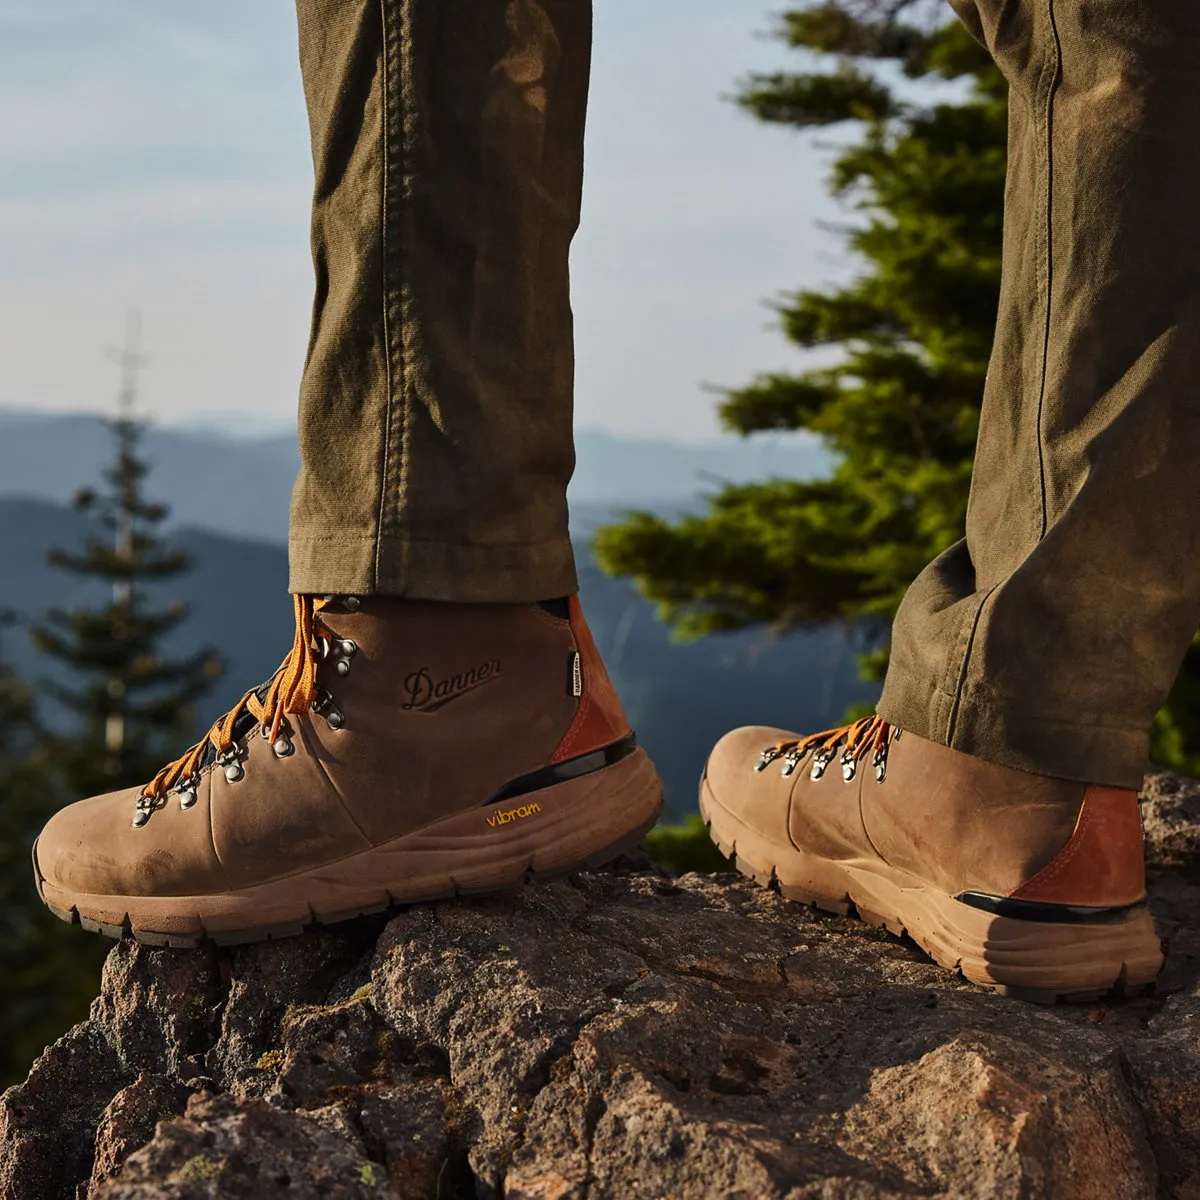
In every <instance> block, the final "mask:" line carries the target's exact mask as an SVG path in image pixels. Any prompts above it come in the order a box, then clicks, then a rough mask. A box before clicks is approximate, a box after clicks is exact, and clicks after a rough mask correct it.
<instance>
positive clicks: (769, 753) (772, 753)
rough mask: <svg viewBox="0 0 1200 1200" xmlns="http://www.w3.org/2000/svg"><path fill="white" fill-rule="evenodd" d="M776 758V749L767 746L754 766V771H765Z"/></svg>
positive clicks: (777, 755) (777, 753) (777, 752)
mask: <svg viewBox="0 0 1200 1200" xmlns="http://www.w3.org/2000/svg"><path fill="white" fill-rule="evenodd" d="M778 757H779V751H778V749H776V748H775V747H774V746H768V747H767V749H765V750H764V751H763V752H762V754H761V756H760V757H759V760H758V762H756V763H755V764H754V769H755V770H756V771H765V770H766V769H767V768H768V767H769V766H770V765H771V764H772V763H773V762H774V761H775V760H776V759H777V758H778Z"/></svg>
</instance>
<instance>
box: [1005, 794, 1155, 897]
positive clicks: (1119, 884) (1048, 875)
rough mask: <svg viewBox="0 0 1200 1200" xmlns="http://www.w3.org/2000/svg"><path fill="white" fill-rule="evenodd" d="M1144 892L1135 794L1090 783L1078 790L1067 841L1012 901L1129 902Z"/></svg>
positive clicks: (1143, 862) (1139, 817) (1140, 829)
mask: <svg viewBox="0 0 1200 1200" xmlns="http://www.w3.org/2000/svg"><path fill="white" fill-rule="evenodd" d="M1145 893H1146V861H1145V854H1144V851H1143V847H1142V819H1141V815H1140V814H1139V812H1138V799H1137V793H1136V792H1131V791H1129V790H1128V789H1124V788H1111V787H1100V786H1099V785H1096V784H1092V785H1090V786H1089V787H1088V788H1087V790H1086V791H1085V792H1084V794H1083V804H1082V805H1081V806H1080V809H1079V818H1078V820H1077V821H1076V822H1075V832H1074V833H1073V834H1072V835H1071V840H1070V841H1069V842H1067V844H1066V845H1065V846H1064V847H1063V848H1062V850H1060V851H1059V853H1058V854H1057V855H1056V856H1055V857H1054V859H1053V860H1052V861H1051V862H1050V863H1049V864H1048V865H1047V866H1046V867H1044V868H1043V869H1042V870H1041V871H1039V872H1038V873H1037V874H1036V875H1035V876H1034V877H1033V878H1032V879H1030V880H1028V881H1027V882H1026V883H1023V884H1022V885H1021V886H1020V887H1019V888H1017V890H1016V891H1015V892H1013V893H1012V895H1013V898H1014V899H1016V900H1038V901H1042V902H1044V903H1047V904H1080V905H1098V906H1101V907H1110V906H1117V905H1122V904H1132V903H1134V902H1135V901H1137V900H1140V899H1141V898H1142V897H1143V896H1144V895H1145Z"/></svg>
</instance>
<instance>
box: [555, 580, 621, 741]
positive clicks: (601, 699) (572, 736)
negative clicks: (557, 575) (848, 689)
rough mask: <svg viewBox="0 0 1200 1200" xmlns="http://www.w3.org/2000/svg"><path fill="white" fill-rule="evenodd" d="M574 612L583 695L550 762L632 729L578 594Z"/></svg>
mask: <svg viewBox="0 0 1200 1200" xmlns="http://www.w3.org/2000/svg"><path fill="white" fill-rule="evenodd" d="M568 605H569V608H570V616H571V632H572V633H573V634H574V635H575V648H576V650H578V651H579V657H580V664H581V666H582V669H583V695H582V696H581V697H580V699H579V707H578V709H576V711H575V719H574V720H573V721H572V722H571V726H570V728H569V729H568V730H567V732H566V733H565V734H564V735H563V740H562V741H561V742H560V743H559V746H558V749H557V750H556V751H555V752H554V757H553V758H551V760H550V761H551V762H562V761H563V760H564V759H567V758H575V757H576V755H579V754H587V753H589V751H592V750H598V749H599V748H600V747H601V746H607V745H609V744H611V743H612V742H616V741H619V740H620V739H621V738H623V737H625V735H626V734H628V733H629V721H628V720H627V719H626V717H625V710H624V709H623V708H622V707H621V701H620V700H619V699H618V697H617V691H616V688H614V687H613V685H612V680H611V679H609V677H608V672H607V671H606V670H605V669H604V663H603V661H601V658H600V652H599V651H598V650H597V649H596V643H595V641H594V640H593V639H592V631H591V630H590V629H589V628H588V624H587V621H586V620H584V616H583V608H582V607H581V606H580V603H579V597H578V596H572V597H571V598H570V600H569V601H568Z"/></svg>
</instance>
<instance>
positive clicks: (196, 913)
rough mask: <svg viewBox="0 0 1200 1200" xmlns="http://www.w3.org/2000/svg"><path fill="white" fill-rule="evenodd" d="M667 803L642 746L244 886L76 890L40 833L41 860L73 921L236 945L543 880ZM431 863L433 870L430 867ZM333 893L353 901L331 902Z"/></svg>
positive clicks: (57, 904) (636, 830) (618, 849)
mask: <svg viewBox="0 0 1200 1200" xmlns="http://www.w3.org/2000/svg"><path fill="white" fill-rule="evenodd" d="M535 803H536V804H537V805H539V806H540V807H539V813H538V816H539V817H543V816H544V817H545V818H546V819H545V820H543V821H540V822H539V821H525V820H522V821H520V822H519V823H518V822H513V823H511V824H508V825H504V826H501V827H499V828H500V832H499V833H493V832H491V830H490V829H489V826H488V824H487V817H488V816H489V814H492V815H494V814H493V810H499V811H511V810H513V809H514V808H517V807H528V806H529V805H532V804H535ZM661 811H662V781H661V779H659V777H658V773H657V772H656V771H655V769H654V766H653V764H652V763H651V762H650V759H649V758H648V757H647V755H646V753H645V751H644V750H640V749H639V750H636V751H634V753H633V754H631V755H629V756H628V757H627V758H624V759H622V760H620V761H618V762H617V763H614V764H612V765H610V766H608V767H604V768H603V769H601V770H599V771H594V772H592V773H590V774H588V775H584V776H580V777H578V778H576V779H572V780H569V781H567V782H565V783H560V784H556V785H555V786H554V787H550V788H546V789H544V790H543V791H541V792H536V793H531V794H530V795H528V796H524V797H521V798H520V799H519V800H509V801H507V802H504V803H502V804H499V805H492V806H485V807H484V808H481V809H476V810H473V811H469V812H466V813H458V814H455V815H454V816H452V817H449V818H444V819H443V820H441V821H438V822H435V823H434V824H433V825H431V826H427V827H426V828H425V829H422V830H418V831H416V832H415V833H413V834H409V835H405V836H404V837H401V838H397V839H395V840H394V841H393V842H391V843H386V844H385V845H383V846H379V847H375V848H374V849H373V850H369V851H364V852H362V853H360V854H357V855H354V856H353V857H351V858H350V859H347V860H343V863H342V864H334V865H333V866H332V867H330V866H322V867H319V868H315V869H314V870H313V871H311V872H308V873H305V874H302V875H300V876H298V877H296V879H295V880H290V881H285V883H282V884H266V885H261V886H259V887H255V888H248V889H245V890H244V891H243V892H239V893H225V894H222V895H218V896H213V897H169V898H166V899H161V898H160V899H158V900H155V899H154V898H149V899H148V900H147V899H145V898H143V899H141V900H139V899H138V898H125V897H116V896H114V897H104V896H93V897H79V896H71V895H69V894H68V893H64V892H60V891H59V889H57V888H55V887H53V885H51V884H49V883H48V882H47V881H46V880H45V879H44V878H43V876H42V874H41V871H40V870H39V869H38V864H37V848H36V845H35V847H34V856H33V861H34V872H35V879H36V882H37V886H38V891H39V894H40V895H41V897H42V900H43V902H44V903H45V904H46V906H47V907H48V908H49V909H50V910H51V912H53V913H54V915H55V916H56V917H58V918H59V919H60V920H63V921H66V922H67V923H68V924H79V925H81V926H82V927H83V928H84V929H87V930H89V931H90V932H94V933H100V934H103V935H105V936H107V937H110V938H113V939H115V940H120V939H122V938H125V937H132V938H133V939H134V940H135V941H138V942H141V943H143V944H145V945H149V946H164V947H170V948H176V949H194V948H196V947H197V946H200V945H202V944H204V943H205V942H210V943H215V944H216V945H218V946H235V945H242V944H245V943H249V942H260V941H266V940H274V939H278V938H288V937H296V936H299V935H300V934H302V933H303V932H304V930H305V928H307V927H309V926H311V925H314V924H318V925H334V924H338V923H340V922H342V921H349V920H353V919H355V918H358V917H362V916H371V915H377V914H380V913H389V912H394V911H396V910H399V909H402V908H406V907H409V906H411V905H413V904H423V903H432V902H436V901H439V900H451V899H455V898H456V897H464V898H465V897H472V896H485V895H493V894H497V893H501V892H506V891H512V890H515V889H518V888H520V887H521V886H522V885H523V884H525V883H527V882H533V883H541V882H544V881H548V880H552V879H559V878H562V877H564V876H567V875H571V874H573V873H575V872H577V871H583V870H589V869H592V868H595V867H599V866H603V865H605V864H606V863H609V862H611V861H612V860H613V859H615V858H618V857H620V856H621V855H622V854H625V853H627V852H628V851H629V850H631V849H633V848H634V847H635V846H636V845H638V843H640V842H641V840H642V839H643V838H644V837H645V836H646V834H647V833H649V831H650V830H651V829H653V828H654V826H655V825H656V824H657V822H658V818H659V815H660V813H661ZM456 860H457V861H456ZM443 863H444V869H443V872H442V874H441V878H440V880H438V879H436V878H433V877H430V878H429V881H428V882H427V883H425V884H424V885H423V886H422V885H420V884H419V883H416V882H414V879H419V873H418V874H417V875H414V872H413V865H414V864H426V865H428V864H433V867H432V875H433V876H436V875H437V868H438V865H439V864H443ZM387 875H391V877H392V879H396V878H399V879H405V880H406V883H405V884H404V885H402V886H401V885H396V884H395V883H391V884H387V883H384V884H383V886H380V885H379V884H375V885H374V886H370V884H371V882H372V876H377V877H379V878H380V879H383V877H384V876H387ZM426 875H427V877H428V876H430V871H429V870H427V871H426ZM311 877H319V881H318V884H317V885H314V886H310V887H309V888H308V891H307V893H306V894H305V895H304V896H303V899H300V898H299V897H293V898H290V899H289V900H288V901H287V902H286V903H285V905H284V907H286V906H287V904H290V906H291V908H292V910H293V912H294V915H289V914H288V913H287V912H282V911H281V912H279V913H278V919H273V920H271V921H267V922H262V921H260V922H256V923H254V924H243V923H242V920H239V919H238V918H239V917H241V916H242V914H245V915H249V914H250V913H251V912H253V913H256V914H257V913H261V912H263V910H264V907H267V908H269V907H270V906H271V904H272V902H274V903H276V904H278V901H279V896H280V893H283V892H287V893H295V892H297V891H303V890H304V885H305V884H306V883H309V882H310V881H311ZM342 879H344V880H345V882H344V883H343V882H341V881H342ZM322 892H324V893H325V894H324V895H322V894H321V893H322ZM355 892H357V897H356V896H355V895H354V893H355ZM333 896H338V897H344V898H345V899H346V900H348V901H349V903H341V904H338V903H336V902H335V903H330V898H331V897H333ZM264 902H265V903H264ZM139 906H146V907H150V906H154V907H157V908H159V909H160V910H162V912H163V914H164V917H163V919H159V920H155V919H154V918H153V917H152V916H151V917H149V919H147V916H146V915H145V914H143V913H142V912H139ZM243 919H244V918H243Z"/></svg>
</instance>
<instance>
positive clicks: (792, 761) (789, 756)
mask: <svg viewBox="0 0 1200 1200" xmlns="http://www.w3.org/2000/svg"><path fill="white" fill-rule="evenodd" d="M803 757H804V756H803V755H802V754H801V753H800V747H799V746H794V747H793V748H792V749H791V750H789V751H788V752H787V753H786V754H785V755H784V756H783V777H784V778H785V779H786V778H787V777H788V776H789V775H791V774H792V773H793V772H794V771H795V769H796V768H797V767H798V766H799V765H800V759H801V758H803Z"/></svg>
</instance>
